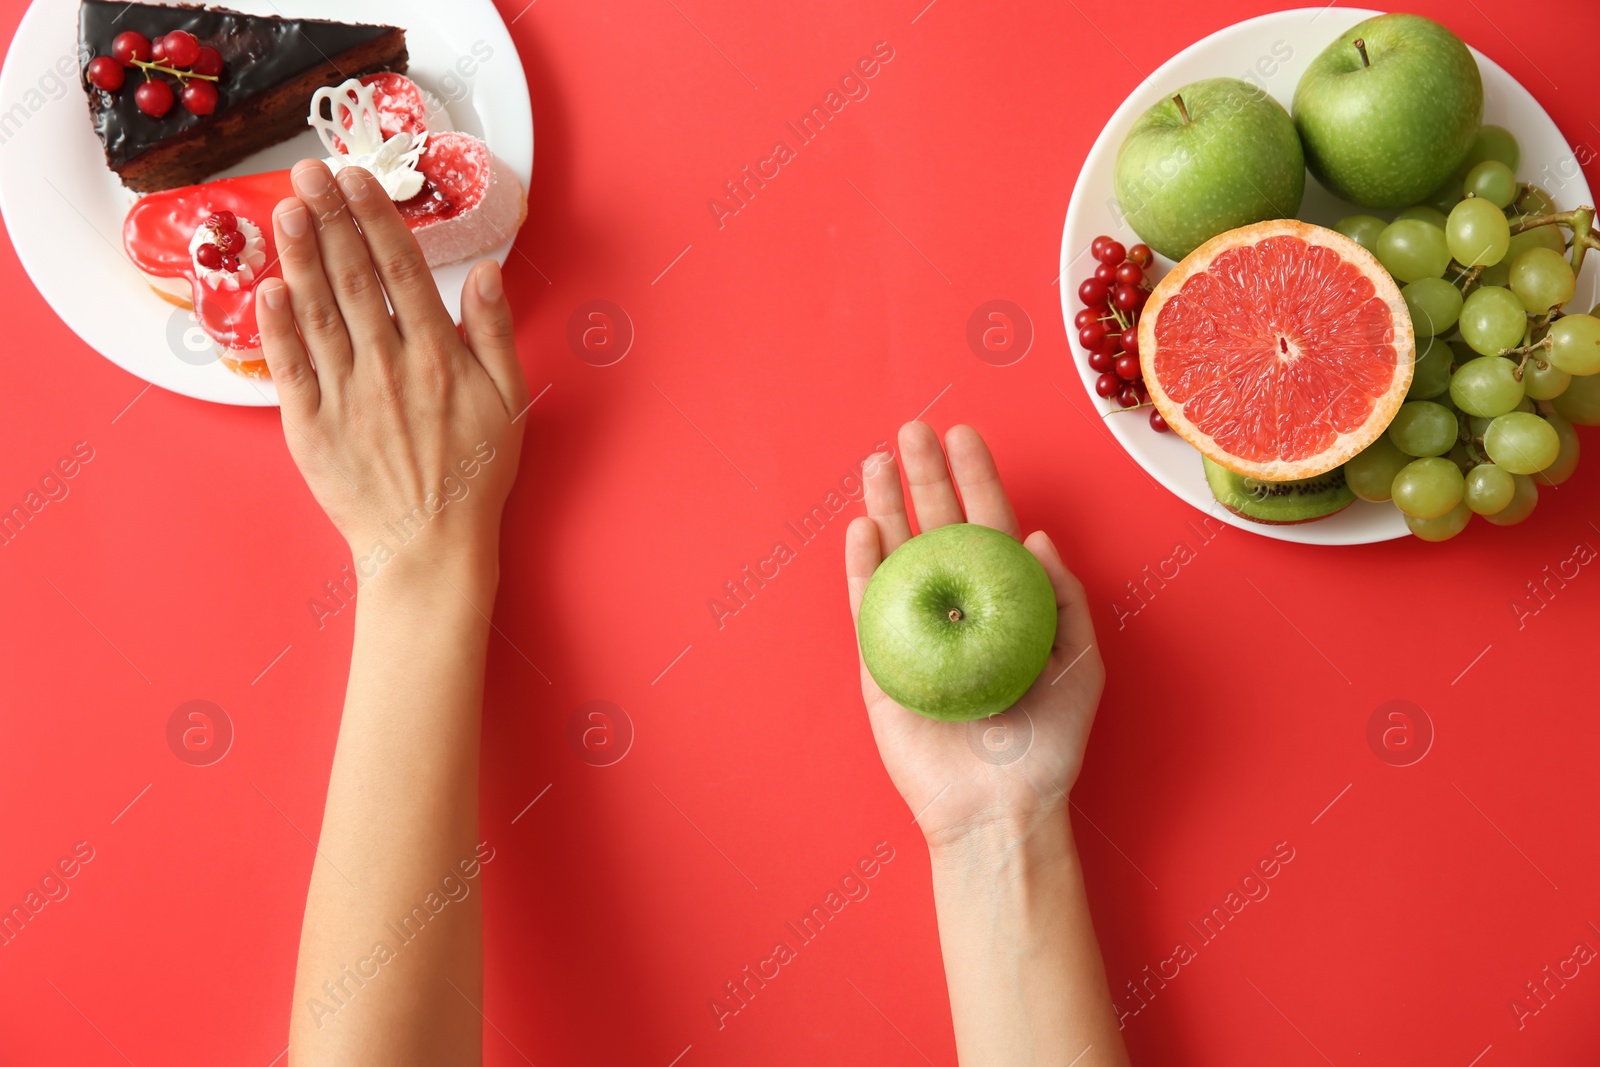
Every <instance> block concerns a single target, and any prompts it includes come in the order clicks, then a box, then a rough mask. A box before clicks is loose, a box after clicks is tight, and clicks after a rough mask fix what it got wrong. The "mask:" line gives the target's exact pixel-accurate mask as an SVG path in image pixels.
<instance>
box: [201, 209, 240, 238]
mask: <svg viewBox="0 0 1600 1067" xmlns="http://www.w3.org/2000/svg"><path fill="white" fill-rule="evenodd" d="M206 225H207V226H210V227H211V228H212V229H213V230H216V231H217V232H218V233H227V232H228V231H229V230H237V229H238V228H239V220H238V217H237V216H235V215H234V213H233V212H231V211H216V212H212V214H211V215H210V216H208V217H207V218H206Z"/></svg>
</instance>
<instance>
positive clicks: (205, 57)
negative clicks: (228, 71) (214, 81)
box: [191, 44, 222, 78]
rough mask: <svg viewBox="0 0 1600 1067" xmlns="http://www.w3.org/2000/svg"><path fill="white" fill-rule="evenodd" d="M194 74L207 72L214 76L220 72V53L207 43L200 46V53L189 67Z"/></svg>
mask: <svg viewBox="0 0 1600 1067" xmlns="http://www.w3.org/2000/svg"><path fill="white" fill-rule="evenodd" d="M191 69H192V70H193V71H194V72H195V73H196V74H207V75H210V76H211V77H213V78H215V77H216V76H217V75H218V74H221V73H222V53H221V52H219V51H217V50H216V49H215V48H212V47H211V46H210V45H208V44H203V45H201V46H200V55H199V56H198V57H197V58H196V59H195V61H194V66H193V67H192V68H191Z"/></svg>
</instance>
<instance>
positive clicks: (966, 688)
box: [858, 522, 1056, 722]
mask: <svg viewBox="0 0 1600 1067" xmlns="http://www.w3.org/2000/svg"><path fill="white" fill-rule="evenodd" d="M858 634H859V637H860V639H861V656H862V659H864V660H865V661H866V664H867V670H869V671H870V672H871V673H872V677H873V680H874V681H876V682H877V683H878V687H879V688H880V689H882V690H883V691H884V692H885V693H887V694H889V696H890V697H891V698H893V699H894V700H895V701H896V702H898V703H899V704H901V705H903V706H905V707H907V708H910V709H911V710H912V711H915V712H920V713H921V714H923V715H926V716H928V717H929V718H931V719H943V720H946V721H954V722H965V721H967V720H970V719H981V718H985V717H987V716H990V715H996V714H998V713H1000V712H1002V711H1005V710H1006V709H1007V708H1009V707H1011V706H1012V705H1013V704H1015V703H1016V702H1017V700H1018V699H1019V698H1021V696H1022V694H1024V693H1026V692H1027V691H1028V687H1029V686H1031V685H1032V684H1033V680H1034V679H1035V678H1037V677H1038V676H1039V672H1040V671H1042V670H1043V669H1044V665H1045V663H1046V662H1047V661H1048V660H1049V659H1050V649H1051V647H1052V645H1053V644H1054V643H1055V638H1056V596H1055V590H1054V588H1053V587H1052V586H1051V584H1050V577H1049V575H1047V574H1046V573H1045V570H1044V568H1043V567H1042V566H1040V564H1039V561H1038V560H1037V559H1035V558H1034V555H1033V553H1032V552H1029V551H1028V550H1027V549H1026V548H1024V547H1023V546H1022V544H1021V543H1020V542H1019V541H1017V539H1016V538H1014V537H1012V536H1010V535H1009V534H1006V533H1002V532H1001V531H999V530H995V529H991V528H990V527H988V526H979V525H976V524H973V523H959V522H958V523H951V524H949V525H946V526H939V527H936V528H934V529H932V530H929V531H927V532H926V533H923V534H919V535H917V536H916V537H913V538H912V539H911V540H909V541H907V542H905V543H904V544H903V545H901V546H900V547H899V548H897V549H895V550H894V552H892V553H891V554H890V555H889V558H888V559H886V560H884V561H883V563H881V564H880V565H879V566H878V569H877V570H876V571H875V572H874V573H873V575H872V581H871V582H869V583H868V585H867V590H866V592H865V593H864V594H863V595H862V599H861V613H860V622H859V625H858Z"/></svg>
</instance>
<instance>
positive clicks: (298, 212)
mask: <svg viewBox="0 0 1600 1067" xmlns="http://www.w3.org/2000/svg"><path fill="white" fill-rule="evenodd" d="M278 225H279V226H282V227H283V232H284V233H286V234H288V235H289V236H290V237H304V236H305V235H306V231H307V230H308V229H309V228H310V226H311V216H310V215H309V214H308V213H307V212H306V208H305V205H304V204H296V205H295V206H294V207H291V208H285V209H284V210H283V211H280V212H278Z"/></svg>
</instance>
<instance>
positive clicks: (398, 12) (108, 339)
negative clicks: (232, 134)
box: [0, 0, 533, 407]
mask: <svg viewBox="0 0 1600 1067" xmlns="http://www.w3.org/2000/svg"><path fill="white" fill-rule="evenodd" d="M280 4H281V6H280ZM222 6H226V7H230V8H233V9H235V10H239V11H244V12H248V13H250V14H260V15H278V16H280V17H283V18H296V17H305V18H322V19H333V20H335V21H342V22H366V23H381V24H385V25H390V26H401V27H404V29H405V31H406V48H407V50H408V51H409V52H410V54H411V60H410V67H409V69H408V71H407V73H408V74H409V76H410V77H411V78H412V79H414V80H415V81H416V82H417V84H418V85H421V86H422V87H423V88H425V89H427V90H429V91H430V92H433V93H434V94H435V95H437V96H439V97H441V98H442V99H444V100H445V102H446V103H447V104H448V106H449V109H450V116H451V119H452V120H453V122H454V125H455V126H456V128H458V129H460V130H463V131H464V132H466V133H470V134H472V135H474V136H476V137H480V138H482V139H483V140H484V141H485V142H487V143H488V145H489V147H490V149H491V150H493V151H494V153H495V154H496V155H498V156H499V157H500V158H501V159H503V160H505V161H506V163H507V164H509V165H510V167H511V168H512V170H514V171H515V172H516V173H517V176H518V177H520V178H521V179H522V184H523V188H527V186H528V182H529V180H530V178H531V177H532V175H533V113H532V108H531V106H530V103H529V100H528V82H527V79H526V78H525V77H524V76H523V73H522V60H521V58H520V57H519V56H518V55H517V49H516V46H515V45H514V44H512V41H511V35H510V34H509V33H508V32H506V26H505V23H504V22H502V21H501V19H500V14H499V12H497V11H496V10H495V7H494V4H493V3H492V0H452V2H451V3H448V4H443V3H439V2H438V0H384V2H383V3H375V2H373V0H292V2H291V0H279V2H274V0H228V2H227V3H225V4H223V5H222ZM77 41H78V4H77V3H76V0H34V3H33V5H32V6H31V7H29V8H28V11H27V13H26V14H25V15H23V17H22V23H21V25H19V26H18V27H17V34H16V37H15V38H14V39H13V40H12V42H11V49H10V51H9V53H8V54H7V56H6V63H5V67H4V69H3V70H0V116H4V118H3V120H0V212H3V213H4V215H5V223H6V228H7V230H9V232H10V235H11V242H12V244H13V246H14V247H15V248H16V250H17V258H18V259H20V260H21V261H22V265H23V267H24V269H26V270H27V272H28V275H29V277H31V278H32V279H33V283H34V284H35V285H36V286H38V287H39V292H40V293H42V294H43V295H44V298H45V300H46V301H48V302H49V304H50V306H51V307H52V308H54V309H55V311H56V314H58V315H60V316H61V318H62V319H63V320H64V321H65V322H66V324H67V325H68V326H70V327H71V328H72V330H73V331H74V332H75V333H76V334H77V335H78V336H79V337H81V338H83V339H84V341H85V342H87V343H88V344H90V345H92V346H93V347H94V348H95V349H96V350H97V351H99V352H100V353H101V354H102V355H104V356H105V357H106V358H107V359H109V360H111V361H112V362H113V363H115V364H117V365H118V366H119V367H121V368H123V369H124V370H126V371H128V372H129V373H132V374H136V375H138V376H139V377H140V378H143V379H144V380H145V381H147V382H152V383H154V384H155V385H159V386H161V387H162V388H164V389H170V390H172V391H173V392H175V393H182V394H184V395H186V396H193V397H198V398H200V399H202V400H213V401H216V402H217V403H221V404H240V405H248V406H257V407H261V406H272V405H275V404H277V402H278V399H277V393H276V392H275V391H274V390H273V388H272V385H271V383H270V382H258V381H255V380H252V379H248V378H243V377H241V376H239V375H237V374H234V373H233V372H231V371H229V370H228V369H227V368H225V367H224V366H223V365H222V364H221V363H220V362H218V361H217V360H216V359H215V348H214V347H213V346H212V345H211V344H210V342H209V339H207V338H206V337H205V336H204V334H202V333H200V331H199V327H198V326H197V325H195V323H194V321H193V318H192V317H191V316H190V315H189V313H188V312H185V311H182V310H179V309H176V308H173V307H172V306H171V305H170V304H167V303H165V302H163V301H162V300H161V299H160V298H159V297H157V296H156V295H155V293H153V292H151V290H150V287H149V286H148V285H147V284H145V280H144V277H143V275H141V274H140V273H139V272H138V270H136V269H135V268H134V266H133V265H132V264H131V263H129V262H128V259H127V256H126V255H124V253H123V251H122V236H121V235H122V220H123V217H124V216H125V215H126V214H127V212H128V207H129V205H130V204H131V203H132V202H133V196H132V194H131V193H129V191H128V190H127V189H125V188H124V187H123V185H122V183H121V182H120V181H119V180H118V179H117V176H116V175H115V174H113V173H112V172H111V171H110V170H109V169H107V167H106V164H105V154H104V152H103V151H102V149H101V145H100V140H99V138H97V137H96V136H95V133H94V129H93V127H92V126H91V125H90V123H89V115H88V108H87V104H86V103H85V100H84V94H83V90H82V89H81V88H79V86H78V85H75V84H73V82H74V78H75V75H74V74H73V73H71V72H73V71H75V70H76V69H77V68H78V60H77V57H76V54H75V53H76V51H77ZM107 47H108V48H109V43H108V45H107ZM58 65H59V66H58ZM63 70H65V71H67V72H69V73H68V74H67V76H66V77H64V78H63V77H60V76H59V75H60V74H61V71H63ZM19 108H20V109H21V110H20V111H19V110H18V109H19ZM24 115H25V116H26V117H23V116H24ZM19 120H20V121H19ZM324 154H325V153H324V152H323V151H322V146H321V143H320V142H319V141H318V140H317V137H316V134H315V133H313V132H312V131H311V129H310V128H309V127H307V129H306V132H305V133H303V134H301V135H300V136H298V137H295V138H293V139H291V140H289V141H285V142H284V143H283V144H280V145H275V146H274V147H272V148H269V149H267V150H265V151H263V152H258V153H257V154H256V155H253V156H251V157H250V158H249V159H246V160H244V161H242V162H241V163H239V164H238V165H237V166H235V167H233V168H231V169H229V170H226V171H223V172H221V173H220V174H219V175H217V177H227V176H231V175H235V174H253V173H258V172H261V171H268V170H278V169H281V168H285V167H288V166H291V165H292V164H294V163H295V162H296V161H298V160H301V159H306V158H311V157H316V158H321V157H322V156H323V155H324ZM510 252H511V244H510V242H509V241H508V242H507V243H505V244H502V245H501V246H499V247H498V248H495V249H491V250H490V251H488V252H485V253H484V254H483V255H482V256H479V257H477V258H479V259H486V258H488V257H490V256H493V257H494V258H495V259H497V260H499V261H500V262H501V263H504V262H505V260H506V256H507V255H509V254H510ZM474 261H475V260H474ZM470 266H471V263H470V262H469V263H457V264H452V265H450V266H447V267H441V268H439V269H438V270H436V271H434V272H433V276H434V279H435V280H436V281H437V282H438V285H439V291H440V293H441V294H442V295H443V296H444V300H445V305H446V306H447V307H449V308H450V312H451V314H452V315H457V316H459V314H460V302H461V284H462V282H463V281H465V279H466V276H467V270H468V269H469V267H470ZM36 358H42V357H36Z"/></svg>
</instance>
